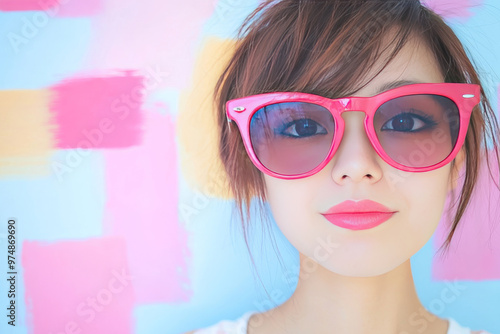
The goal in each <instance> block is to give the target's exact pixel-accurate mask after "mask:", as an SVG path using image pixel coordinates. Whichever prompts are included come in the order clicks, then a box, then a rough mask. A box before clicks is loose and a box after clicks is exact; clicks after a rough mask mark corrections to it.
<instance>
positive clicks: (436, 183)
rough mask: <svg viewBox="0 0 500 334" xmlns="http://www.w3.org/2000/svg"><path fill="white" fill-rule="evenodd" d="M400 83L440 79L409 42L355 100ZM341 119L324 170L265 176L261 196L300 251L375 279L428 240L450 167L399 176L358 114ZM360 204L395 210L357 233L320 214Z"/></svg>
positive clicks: (424, 51) (430, 60)
mask: <svg viewBox="0 0 500 334" xmlns="http://www.w3.org/2000/svg"><path fill="white" fill-rule="evenodd" d="M400 80H408V81H415V82H422V83H439V82H444V79H443V76H442V74H441V72H440V70H439V68H438V64H437V62H436V60H435V59H434V56H433V55H432V53H431V52H430V51H429V49H428V48H427V47H426V46H424V45H423V44H420V45H417V44H415V43H411V44H410V43H408V44H407V45H406V46H405V47H404V48H403V49H402V50H401V52H400V53H399V54H398V55H397V57H396V58H395V59H394V60H393V61H392V62H391V63H390V64H389V65H388V66H387V67H386V68H385V69H384V70H383V72H381V73H380V74H379V75H378V76H376V77H375V79H374V80H372V81H371V82H370V83H369V84H368V85H367V86H365V87H364V88H363V89H361V90H359V91H358V92H356V94H355V96H373V95H375V94H376V93H377V91H378V90H379V88H380V87H382V86H384V85H386V84H390V83H392V82H395V81H400ZM342 116H343V118H344V121H345V132H344V137H343V138H342V142H341V144H340V147H339V148H338V150H337V152H336V154H335V156H334V157H333V159H332V160H331V161H330V162H329V163H328V164H327V165H326V166H325V168H324V169H322V170H321V171H320V172H318V173H317V174H315V175H313V176H310V177H306V178H303V179H297V180H283V179H278V178H273V177H270V176H268V175H264V178H265V184H266V193H267V199H268V201H269V204H270V206H271V210H272V212H273V215H274V218H275V220H276V222H277V224H278V226H279V228H280V229H281V231H282V232H283V234H284V235H285V236H286V238H287V239H288V240H289V241H290V242H291V243H292V245H293V246H294V247H295V248H297V250H298V251H299V252H300V253H301V254H303V255H305V256H307V257H310V258H312V259H314V260H315V261H316V262H318V263H319V264H321V265H322V266H324V267H325V268H327V269H329V270H330V271H333V272H335V273H338V274H341V275H346V276H358V277H365V276H375V275H380V274H383V273H386V272H388V271H390V270H392V269H394V268H395V267H397V266H398V265H400V264H402V263H403V262H405V261H406V260H408V259H409V258H410V257H411V256H412V255H413V254H415V253H416V252H417V251H418V250H419V249H420V248H421V247H422V246H424V245H425V243H426V242H427V241H428V240H429V239H430V237H431V236H432V234H433V232H434V230H435V229H436V227H437V225H438V223H439V220H440V218H441V215H442V212H443V208H444V203H445V199H446V195H447V192H448V190H449V187H450V186H451V185H450V182H449V180H450V173H451V171H452V169H451V165H450V164H448V165H446V166H444V167H442V168H439V169H436V170H433V171H430V172H422V173H411V172H403V171H400V170H398V169H396V168H394V167H392V166H390V165H389V164H387V163H386V162H384V161H383V160H382V159H381V158H380V157H379V156H378V155H377V153H376V152H375V150H374V149H373V147H372V146H371V144H370V141H369V139H368V137H367V135H366V133H365V129H364V126H363V119H364V116H365V114H364V113H363V112H361V111H360V112H349V113H343V114H342ZM458 158H462V151H461V154H460V155H459V156H457V159H458ZM363 199H368V200H372V201H375V202H378V203H380V204H382V205H384V206H386V207H388V208H389V209H391V211H397V212H396V213H395V214H394V215H392V217H391V218H390V219H389V220H387V221H385V222H384V223H382V224H381V225H378V226H376V227H373V228H370V229H363V230H351V229H346V228H342V227H339V226H336V225H334V224H332V223H330V222H329V221H328V220H327V219H326V218H325V217H324V216H323V215H322V213H325V212H326V211H327V210H328V209H329V208H331V207H332V206H334V205H337V204H339V203H341V202H344V201H346V200H353V201H359V200H363Z"/></svg>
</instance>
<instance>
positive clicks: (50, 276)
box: [21, 238, 135, 334]
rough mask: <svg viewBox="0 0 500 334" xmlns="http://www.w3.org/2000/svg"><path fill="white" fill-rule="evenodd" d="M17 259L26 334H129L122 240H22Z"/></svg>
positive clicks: (128, 281)
mask: <svg viewBox="0 0 500 334" xmlns="http://www.w3.org/2000/svg"><path fill="white" fill-rule="evenodd" d="M21 260H22V266H23V268H24V282H25V288H26V294H25V303H26V305H27V306H28V307H27V310H28V312H31V315H30V316H28V317H27V318H28V319H31V321H32V322H31V323H29V324H28V327H29V328H31V330H30V333H34V334H37V333H40V334H42V333H43V334H51V333H52V334H56V333H78V332H82V333H96V334H99V333H103V334H104V333H124V334H126V333H132V329H133V328H134V324H133V319H134V318H133V316H132V314H133V306H134V299H135V296H134V287H133V284H134V280H133V277H130V272H129V269H128V264H127V257H126V245H125V242H124V241H123V240H121V239H119V238H103V239H88V240H83V241H64V242H57V243H52V244H46V243H40V242H36V241H25V242H24V243H23V251H22V259H21ZM78 329H80V331H79V330H78Z"/></svg>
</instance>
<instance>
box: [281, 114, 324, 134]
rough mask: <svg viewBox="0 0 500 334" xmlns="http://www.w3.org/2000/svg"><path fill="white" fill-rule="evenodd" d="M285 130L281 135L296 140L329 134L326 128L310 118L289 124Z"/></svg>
mask: <svg viewBox="0 0 500 334" xmlns="http://www.w3.org/2000/svg"><path fill="white" fill-rule="evenodd" d="M283 128H284V130H283V131H280V134H281V135H286V136H289V137H294V138H304V137H310V136H315V135H320V134H327V133H328V131H326V129H325V128H324V127H322V126H321V125H319V124H318V123H317V122H315V121H313V120H312V119H309V118H304V119H299V120H296V121H292V122H289V123H287V124H286V125H285V126H284V127H283Z"/></svg>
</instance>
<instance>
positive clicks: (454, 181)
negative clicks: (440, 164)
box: [448, 147, 465, 191]
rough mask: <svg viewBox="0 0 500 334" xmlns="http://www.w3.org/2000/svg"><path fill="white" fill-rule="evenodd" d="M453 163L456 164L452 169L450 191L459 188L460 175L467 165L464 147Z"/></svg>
mask: <svg viewBox="0 0 500 334" xmlns="http://www.w3.org/2000/svg"><path fill="white" fill-rule="evenodd" d="M453 161H454V164H453V165H452V167H451V172H450V179H449V183H448V191H452V190H454V189H456V187H457V186H458V176H459V175H460V170H461V169H462V168H463V166H464V164H465V150H464V148H463V147H462V148H461V149H460V151H459V152H458V154H457V156H456V157H455V159H454V160H453Z"/></svg>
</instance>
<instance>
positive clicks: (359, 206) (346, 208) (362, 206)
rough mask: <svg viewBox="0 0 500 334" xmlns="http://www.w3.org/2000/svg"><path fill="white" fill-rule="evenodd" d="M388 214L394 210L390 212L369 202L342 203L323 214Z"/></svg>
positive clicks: (375, 203) (379, 205)
mask: <svg viewBox="0 0 500 334" xmlns="http://www.w3.org/2000/svg"><path fill="white" fill-rule="evenodd" d="M381 212H383V213H390V212H395V210H391V209H389V208H388V207H386V206H384V205H382V204H380V203H377V202H374V201H370V200H367V199H365V200H362V201H358V202H354V201H351V200H348V201H344V202H342V203H340V204H337V205H335V206H332V207H331V208H330V209H328V211H326V212H325V213H324V214H333V213H381Z"/></svg>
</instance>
